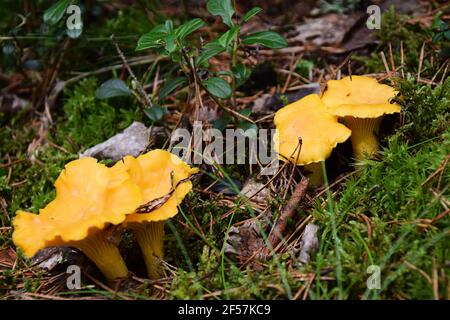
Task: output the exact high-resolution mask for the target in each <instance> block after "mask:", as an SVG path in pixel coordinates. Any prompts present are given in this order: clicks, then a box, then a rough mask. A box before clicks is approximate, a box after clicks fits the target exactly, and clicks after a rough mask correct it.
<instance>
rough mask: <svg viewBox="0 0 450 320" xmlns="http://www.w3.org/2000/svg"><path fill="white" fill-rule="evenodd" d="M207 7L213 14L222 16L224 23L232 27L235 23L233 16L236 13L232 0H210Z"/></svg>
mask: <svg viewBox="0 0 450 320" xmlns="http://www.w3.org/2000/svg"><path fill="white" fill-rule="evenodd" d="M206 8H207V9H208V11H209V12H210V13H211V14H212V15H214V16H220V17H221V18H222V21H223V23H225V24H226V25H227V26H229V27H231V26H232V25H233V20H232V19H231V18H232V17H233V14H234V8H233V5H232V4H231V0H208V2H207V4H206Z"/></svg>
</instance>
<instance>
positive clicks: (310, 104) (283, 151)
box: [274, 94, 351, 165]
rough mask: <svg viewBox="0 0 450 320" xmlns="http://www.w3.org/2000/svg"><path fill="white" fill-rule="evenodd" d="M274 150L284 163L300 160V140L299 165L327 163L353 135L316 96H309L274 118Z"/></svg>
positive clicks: (278, 112)
mask: <svg viewBox="0 0 450 320" xmlns="http://www.w3.org/2000/svg"><path fill="white" fill-rule="evenodd" d="M274 122H275V127H276V133H275V137H274V142H275V150H276V151H277V152H278V154H279V158H280V159H281V160H285V161H286V159H289V161H291V162H295V160H296V159H297V152H298V143H299V138H301V139H302V147H301V152H300V155H299V157H298V159H297V162H296V164H299V165H307V164H310V163H313V162H320V161H324V160H325V159H326V158H328V157H329V156H330V154H331V151H332V150H333V148H335V147H336V145H337V144H338V143H342V142H344V141H345V140H347V139H348V138H349V137H350V135H351V131H350V129H348V128H347V127H346V126H344V125H343V124H340V123H339V122H338V121H337V117H336V116H334V115H332V114H330V113H329V112H328V110H327V108H326V107H325V105H324V104H323V103H322V101H321V100H320V98H319V96H318V95H316V94H310V95H308V96H306V97H304V98H302V99H300V100H298V101H296V102H294V103H291V104H289V105H287V106H285V107H284V108H282V109H280V110H278V111H277V113H276V114H275V118H274ZM296 149H297V150H296Z"/></svg>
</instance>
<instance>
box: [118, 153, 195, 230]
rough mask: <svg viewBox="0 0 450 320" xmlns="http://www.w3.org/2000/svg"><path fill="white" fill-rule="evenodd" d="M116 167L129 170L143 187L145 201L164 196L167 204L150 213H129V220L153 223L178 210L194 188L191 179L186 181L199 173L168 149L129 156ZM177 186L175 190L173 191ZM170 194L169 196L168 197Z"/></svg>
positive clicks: (166, 217) (171, 215) (144, 202)
mask: <svg viewBox="0 0 450 320" xmlns="http://www.w3.org/2000/svg"><path fill="white" fill-rule="evenodd" d="M113 170H117V171H119V172H120V171H124V170H125V171H126V172H128V173H129V174H130V176H131V177H132V179H133V180H134V181H135V183H136V184H137V185H138V186H139V188H140V189H141V192H142V195H143V201H142V204H148V203H150V202H152V201H157V200H158V199H162V202H163V204H162V205H161V206H160V207H159V208H156V209H154V210H151V212H148V213H135V214H130V215H128V216H127V219H126V222H127V223H129V222H144V221H147V222H152V221H162V220H167V219H169V218H171V217H173V216H175V215H176V214H177V213H178V205H179V204H180V203H181V201H182V200H183V198H184V197H185V196H186V194H187V193H188V192H189V191H190V190H191V189H192V182H191V181H184V182H182V180H184V179H187V178H189V177H190V176H191V175H192V174H194V173H197V172H198V169H196V168H191V167H189V165H187V164H186V163H184V162H183V161H182V160H181V159H180V158H178V157H177V156H176V155H174V154H172V153H170V152H168V151H165V150H160V149H157V150H152V151H150V152H148V153H146V154H144V155H141V156H139V157H137V158H134V157H132V156H127V157H125V158H124V159H123V160H122V161H119V162H117V163H116V165H114V167H113ZM173 188H175V190H173ZM168 195H170V197H168V199H164V197H165V196H168Z"/></svg>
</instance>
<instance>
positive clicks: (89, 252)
mask: <svg viewBox="0 0 450 320" xmlns="http://www.w3.org/2000/svg"><path fill="white" fill-rule="evenodd" d="M70 245H71V246H73V247H75V248H78V249H80V250H81V251H82V252H83V253H84V254H85V255H86V256H87V257H88V258H89V259H91V260H92V261H93V262H94V263H95V265H96V266H97V267H98V269H99V270H100V271H101V272H102V273H103V275H104V276H105V278H106V279H107V280H108V281H114V280H118V279H121V278H126V277H127V276H128V268H127V266H126V264H125V261H124V260H123V259H122V256H121V255H120V252H119V249H117V247H116V246H115V245H114V244H112V243H111V242H110V241H109V240H108V239H107V238H106V237H105V234H104V233H103V232H102V231H98V232H95V233H94V234H91V235H89V236H88V237H87V238H86V239H84V240H80V241H75V242H73V243H71V244H70Z"/></svg>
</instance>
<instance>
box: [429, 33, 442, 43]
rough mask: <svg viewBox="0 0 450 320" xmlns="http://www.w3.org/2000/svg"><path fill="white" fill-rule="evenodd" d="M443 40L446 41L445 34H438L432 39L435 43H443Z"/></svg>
mask: <svg viewBox="0 0 450 320" xmlns="http://www.w3.org/2000/svg"><path fill="white" fill-rule="evenodd" d="M442 40H444V33H443V32H439V33H436V34H435V35H434V36H433V38H432V39H431V41H432V42H433V43H437V42H439V41H442Z"/></svg>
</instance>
